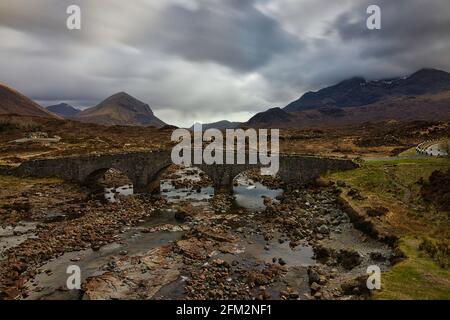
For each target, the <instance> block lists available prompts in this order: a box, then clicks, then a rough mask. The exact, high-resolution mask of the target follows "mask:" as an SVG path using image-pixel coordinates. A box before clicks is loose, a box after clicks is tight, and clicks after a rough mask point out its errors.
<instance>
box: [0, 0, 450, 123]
mask: <svg viewBox="0 0 450 320" xmlns="http://www.w3.org/2000/svg"><path fill="white" fill-rule="evenodd" d="M71 4H77V5H79V6H80V7H81V10H82V30H81V31H76V30H68V29H67V28H66V19H67V14H66V8H67V7H68V6H69V5H71ZM370 4H378V5H379V6H380V7H381V10H382V29H381V30H379V31H378V30H377V31H370V30H368V29H367V28H366V18H367V14H366V9H367V7H368V6H369V5H370ZM449 30H450V5H449V0H428V1H423V0H395V1H393V0H342V1H336V0H248V1H246V0H129V1H124V0H101V1H100V0H97V1H93V0H0V57H1V59H0V82H3V83H5V84H8V85H10V86H12V87H15V88H16V89H18V90H19V91H21V92H23V93H24V94H25V95H27V96H29V97H31V98H32V99H34V100H36V101H38V102H40V103H41V104H43V105H50V104H55V103H59V102H67V103H70V104H72V105H74V106H76V107H80V108H84V107H89V106H93V105H95V104H97V103H98V102H100V101H101V100H103V99H104V98H106V97H108V96H109V95H111V94H113V93H115V92H118V91H126V92H128V93H129V94H131V95H133V96H135V97H137V98H139V99H140V100H142V101H144V102H146V103H148V104H149V105H150V106H151V108H152V109H153V111H154V112H155V114H156V115H157V116H159V117H160V118H161V119H162V120H164V121H165V122H167V123H171V124H175V125H179V126H190V125H191V124H192V122H194V121H202V122H210V121H217V120H222V119H228V120H234V121H246V120H248V118H249V117H250V116H252V115H253V114H255V113H256V112H259V111H263V110H265V109H267V108H269V107H274V106H279V107H283V106H285V105H286V104H287V103H289V102H290V101H292V100H295V99H297V98H298V97H299V96H301V95H302V94H303V93H304V92H306V91H309V90H317V89H319V88H321V87H323V86H326V85H330V84H333V83H335V82H337V81H340V80H343V79H345V78H348V77H351V76H364V77H366V78H367V79H374V78H386V77H391V76H398V75H406V74H409V73H412V72H414V71H416V70H417V69H419V68H423V67H434V68H439V69H444V70H447V71H449V70H450V32H449Z"/></svg>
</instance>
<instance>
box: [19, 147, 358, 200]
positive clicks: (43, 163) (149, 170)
mask: <svg viewBox="0 0 450 320" xmlns="http://www.w3.org/2000/svg"><path fill="white" fill-rule="evenodd" d="M172 164H173V163H172V160H171V157H170V151H148V152H131V153H119V154H105V155H86V156H73V157H64V158H55V159H38V160H31V161H27V162H24V163H22V164H21V165H20V166H19V167H18V168H17V169H16V172H15V173H16V174H17V175H20V176H33V177H58V178H62V179H65V180H71V181H76V182H78V183H81V184H86V183H87V182H88V181H89V179H90V177H92V176H93V175H95V173H96V172H101V171H104V170H107V169H110V168H114V169H117V170H120V171H121V172H122V173H123V174H125V175H127V176H128V178H129V179H130V180H131V181H132V182H133V185H134V189H135V191H136V192H151V191H154V190H156V189H158V188H159V180H160V177H161V175H162V173H164V171H165V169H166V168H167V167H169V166H170V165H172ZM193 166H194V167H197V168H199V169H200V170H202V171H203V172H205V174H206V175H208V176H209V177H210V178H211V180H212V181H213V184H214V188H215V189H216V190H222V191H227V192H230V191H231V190H232V189H233V179H234V178H235V177H236V176H237V175H238V174H239V173H241V172H244V171H247V170H249V169H254V168H260V167H261V165H259V164H222V165H220V164H213V165H205V164H201V165H193ZM357 167H358V166H357V164H355V163H354V162H353V161H351V160H343V159H334V158H323V157H314V156H301V155H280V169H279V172H278V175H279V176H280V178H281V179H282V180H283V181H284V182H285V183H298V182H308V181H310V180H312V179H314V178H316V177H318V176H320V175H321V174H323V173H325V172H327V171H338V170H350V169H354V168H357Z"/></svg>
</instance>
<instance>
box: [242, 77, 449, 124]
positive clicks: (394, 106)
mask: <svg viewBox="0 0 450 320" xmlns="http://www.w3.org/2000/svg"><path fill="white" fill-rule="evenodd" d="M448 119H450V73H447V72H445V71H441V70H435V69H422V70H419V71H417V72H415V73H413V74H412V75H410V76H408V77H401V78H393V79H385V80H373V81H367V80H365V79H364V78H360V77H354V78H351V79H348V80H344V81H342V82H339V83H338V84H335V85H333V86H330V87H326V88H323V89H321V90H319V91H317V92H307V93H305V94H304V95H303V96H301V97H300V98H299V99H298V100H295V101H293V102H291V103H289V104H288V105H287V106H286V107H284V108H283V109H281V108H270V109H268V110H267V111H264V112H260V113H258V114H256V115H255V116H253V117H252V118H251V119H250V120H249V121H247V122H246V123H245V124H244V126H254V127H259V126H261V127H262V126H277V127H310V126H314V127H315V126H340V125H348V124H356V123H362V122H368V121H372V122H378V121H385V120H399V121H410V120H448Z"/></svg>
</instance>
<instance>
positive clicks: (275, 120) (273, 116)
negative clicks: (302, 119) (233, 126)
mask: <svg viewBox="0 0 450 320" xmlns="http://www.w3.org/2000/svg"><path fill="white" fill-rule="evenodd" d="M294 119H295V117H294V116H292V115H291V114H289V113H288V112H286V111H284V110H283V109H281V108H271V109H269V110H267V111H264V112H260V113H257V114H256V115H254V116H253V117H251V118H250V120H248V121H247V123H246V125H249V126H259V125H268V124H280V123H283V124H284V125H286V124H287V123H290V122H291V121H293V120H294Z"/></svg>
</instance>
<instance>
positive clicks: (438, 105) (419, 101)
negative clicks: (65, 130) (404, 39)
mask: <svg viewBox="0 0 450 320" xmlns="http://www.w3.org/2000/svg"><path fill="white" fill-rule="evenodd" d="M0 114H17V115H24V116H36V117H47V118H58V119H61V118H67V119H72V120H76V121H81V122H88V123H96V124H102V125H137V126H154V127H157V128H161V127H164V126H166V124H165V123H164V122H163V121H162V120H160V119H159V118H157V117H156V116H155V115H154V113H153V111H152V110H151V108H150V106H149V105H148V104H145V103H144V102H142V101H140V100H138V99H136V98H134V97H132V96H130V95H129V94H127V93H125V92H119V93H116V94H114V95H112V96H110V97H109V98H107V99H105V100H103V101H102V102H100V103H99V104H98V105H96V106H95V107H92V108H88V109H85V110H83V111H80V110H78V109H76V108H74V107H72V106H70V105H68V104H66V103H60V104H58V105H54V106H49V107H48V108H47V109H45V108H43V107H42V106H40V105H39V104H37V103H36V102H34V101H32V100H31V99H29V98H27V97H26V96H24V95H23V94H21V93H19V92H18V91H16V90H14V89H12V88H10V87H8V86H6V85H2V84H0ZM387 120H398V121H411V120H450V73H447V72H445V71H441V70H435V69H422V70H419V71H417V72H415V73H413V74H412V75H410V76H407V77H399V78H392V79H384V80H371V81H367V80H365V79H364V78H361V77H354V78H350V79H347V80H344V81H341V82H339V83H337V84H335V85H332V86H329V87H326V88H323V89H320V90H318V91H316V92H307V93H305V94H304V95H302V96H301V97H300V98H299V99H297V100H295V101H293V102H291V103H289V104H288V105H287V106H285V107H284V108H270V109H268V110H267V111H264V112H260V113H258V114H256V115H254V116H253V117H252V118H250V119H249V120H248V121H247V122H245V123H239V122H230V121H227V120H223V121H219V122H214V123H207V124H203V125H202V126H203V129H204V130H205V129H209V128H217V129H220V130H223V129H232V128H236V127H279V128H284V127H320V126H342V125H349V124H358V123H363V122H380V121H387ZM191 128H193V127H191Z"/></svg>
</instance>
